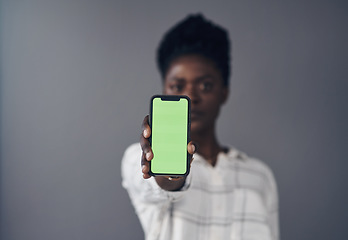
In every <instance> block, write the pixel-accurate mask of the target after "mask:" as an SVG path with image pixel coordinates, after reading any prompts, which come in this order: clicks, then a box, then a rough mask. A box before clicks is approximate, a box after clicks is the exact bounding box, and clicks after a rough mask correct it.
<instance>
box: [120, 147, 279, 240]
mask: <svg viewBox="0 0 348 240" xmlns="http://www.w3.org/2000/svg"><path fill="white" fill-rule="evenodd" d="M140 157H141V148H140V145H139V144H133V145H131V146H130V147H128V149H127V150H126V151H125V154H124V156H123V160H122V177H123V182H122V185H123V187H124V188H125V189H127V191H128V193H129V196H130V199H131V201H132V204H133V206H134V207H135V210H136V213H137V215H138V217H139V219H140V222H141V225H142V227H143V230H144V233H145V237H146V239H148V240H153V239H160V240H162V239H163V240H183V239H190V240H193V239H199V240H205V239H214V240H219V239H233V240H238V239H245V240H251V239H257V240H266V239H267V240H268V239H273V240H277V239H279V231H278V195H277V188H276V183H275V180H274V177H273V174H272V172H271V170H270V169H269V168H268V167H267V166H266V165H265V164H264V163H262V162H261V161H259V160H257V159H253V158H250V157H248V156H246V155H245V154H244V153H241V152H239V151H238V150H236V149H234V148H230V150H229V151H228V153H222V152H221V153H219V155H218V158H217V163H216V165H215V166H214V167H212V166H211V165H210V164H209V163H207V162H206V161H205V160H204V159H203V158H202V156H200V155H198V154H195V155H194V160H193V162H192V166H191V172H190V174H189V176H188V177H187V179H186V183H185V186H184V187H183V188H182V189H181V191H176V192H170V191H165V190H163V189H161V188H160V187H158V185H157V183H156V181H155V179H154V178H150V179H148V180H145V179H143V178H142V172H141V166H140Z"/></svg>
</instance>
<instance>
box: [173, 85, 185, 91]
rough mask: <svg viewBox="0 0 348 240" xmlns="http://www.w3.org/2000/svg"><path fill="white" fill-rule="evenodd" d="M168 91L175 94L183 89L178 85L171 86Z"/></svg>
mask: <svg viewBox="0 0 348 240" xmlns="http://www.w3.org/2000/svg"><path fill="white" fill-rule="evenodd" d="M170 89H171V90H172V91H175V92H180V91H181V90H182V89H183V86H182V85H180V84H173V85H171V86H170Z"/></svg>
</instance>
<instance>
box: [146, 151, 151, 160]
mask: <svg viewBox="0 0 348 240" xmlns="http://www.w3.org/2000/svg"><path fill="white" fill-rule="evenodd" d="M145 157H146V159H147V160H150V157H151V152H147V153H146V156H145Z"/></svg>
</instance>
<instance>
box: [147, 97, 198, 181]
mask: <svg viewBox="0 0 348 240" xmlns="http://www.w3.org/2000/svg"><path fill="white" fill-rule="evenodd" d="M155 98H161V100H162V101H179V100H180V99H182V98H184V99H187V102H188V114H187V116H188V121H187V144H188V143H189V142H190V141H191V137H190V131H191V99H190V98H189V97H188V96H186V95H154V96H152V97H151V100H150V115H149V126H150V128H151V129H152V108H153V100H154V99H155ZM149 141H150V145H151V143H152V136H150V137H149ZM190 160H191V159H190V154H189V153H188V152H187V155H186V172H185V173H183V174H175V175H173V174H169V173H154V172H152V171H151V161H150V164H149V166H150V169H149V174H150V175H151V176H169V177H185V176H187V175H188V174H189V173H190Z"/></svg>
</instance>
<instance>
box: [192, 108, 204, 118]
mask: <svg viewBox="0 0 348 240" xmlns="http://www.w3.org/2000/svg"><path fill="white" fill-rule="evenodd" d="M202 116H203V112H201V111H197V110H192V111H191V120H195V119H198V118H200V117H202Z"/></svg>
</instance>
